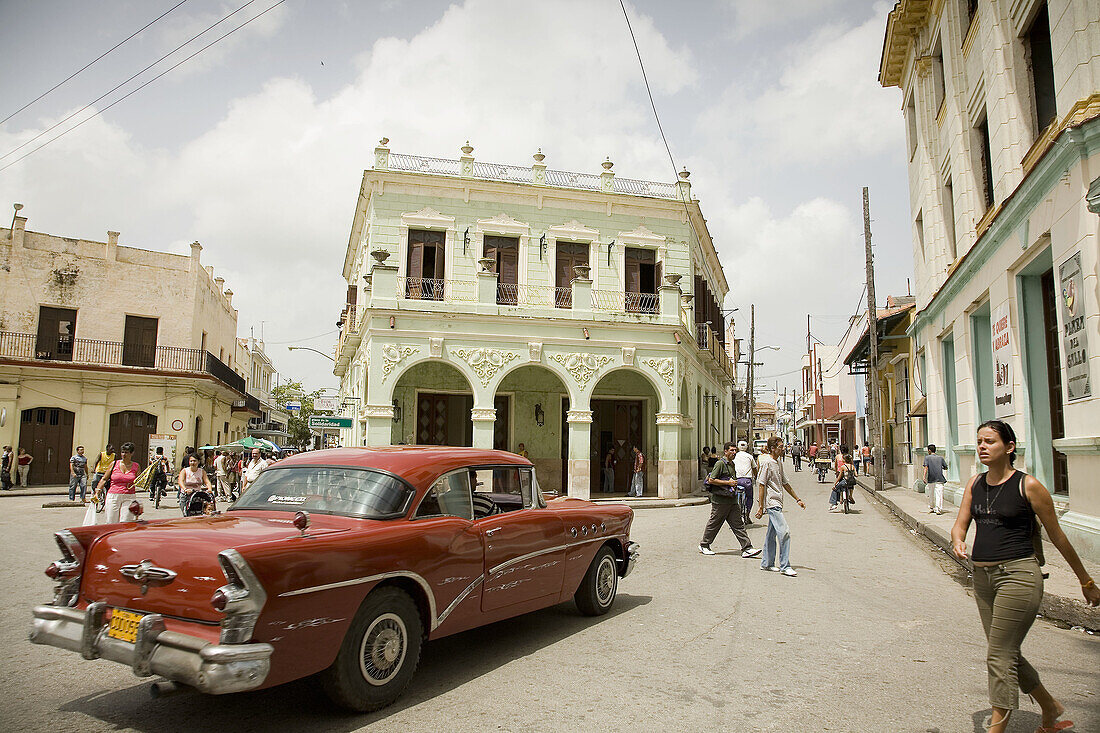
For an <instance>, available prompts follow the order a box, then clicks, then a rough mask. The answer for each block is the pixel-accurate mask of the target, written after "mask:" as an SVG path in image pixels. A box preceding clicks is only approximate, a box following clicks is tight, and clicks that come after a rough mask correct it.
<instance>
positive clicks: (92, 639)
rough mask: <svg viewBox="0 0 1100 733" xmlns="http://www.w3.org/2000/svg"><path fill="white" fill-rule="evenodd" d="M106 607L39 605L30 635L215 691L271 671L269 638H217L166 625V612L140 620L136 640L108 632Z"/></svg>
mask: <svg viewBox="0 0 1100 733" xmlns="http://www.w3.org/2000/svg"><path fill="white" fill-rule="evenodd" d="M106 610H107V607H106V605H105V604H103V603H91V604H89V605H88V608H87V609H85V610H81V609H78V608H67V607H64V606H35V607H34V621H33V622H32V625H31V633H30V640H31V642H32V643H34V644H46V645H49V646H56V647H59V648H61V649H68V650H69V651H71V652H78V653H79V654H80V655H81V656H83V657H84V658H85V659H100V658H102V659H109V660H111V661H112V662H118V663H120V664H125V665H127V666H129V667H130V668H131V669H133V670H134V674H135V675H137V676H138V677H149V676H151V675H160V676H162V677H165V678H167V679H170V680H173V681H175V682H180V683H182V684H185V685H189V686H191V687H194V688H195V689H197V690H199V691H200V692H205V693H208V694H211V695H222V694H225V693H228V692H243V691H245V690H252V689H255V688H256V687H259V686H260V685H262V684H263V682H264V680H265V679H267V675H268V672H270V671H271V653H272V651H273V647H272V646H271V645H270V644H214V643H211V642H209V641H206V640H204V639H199V638H196V637H194V636H189V635H187V634H181V633H178V632H175V631H167V630H166V629H165V628H164V617H163V616H161V615H160V614H156V613H153V614H149V615H147V616H144V617H143V618H142V619H141V622H140V623H139V624H138V630H137V638H136V640H135V641H134V643H133V644H131V643H129V642H125V641H121V640H119V639H114V638H111V637H109V636H107V623H106V619H105V616H106V613H105V612H106Z"/></svg>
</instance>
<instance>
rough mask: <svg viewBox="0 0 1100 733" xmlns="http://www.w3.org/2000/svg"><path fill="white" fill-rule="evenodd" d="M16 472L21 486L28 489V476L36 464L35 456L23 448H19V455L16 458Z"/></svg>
mask: <svg viewBox="0 0 1100 733" xmlns="http://www.w3.org/2000/svg"><path fill="white" fill-rule="evenodd" d="M15 462H16V466H15V470H16V471H17V472H18V473H19V485H20V486H22V487H23V488H24V489H25V488H27V476H28V475H30V472H31V463H33V462H34V456H32V455H31V454H30V453H28V452H27V451H26V449H24V448H23V447H20V448H19V455H17V456H16V457H15Z"/></svg>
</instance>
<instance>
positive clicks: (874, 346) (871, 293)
mask: <svg viewBox="0 0 1100 733" xmlns="http://www.w3.org/2000/svg"><path fill="white" fill-rule="evenodd" d="M863 241H864V248H865V250H866V257H867V335H868V337H869V340H870V342H871V363H870V366H869V368H868V370H867V371H868V375H867V382H868V384H869V385H870V388H871V411H872V417H871V435H872V438H871V441H872V444H873V446H874V447H873V448H872V449H871V452H872V454H873V455H874V457H875V491H882V474H883V469H884V468H885V466H883V462H882V408H881V406H880V405H879V402H880V401H881V399H882V394H881V392H880V391H879V383H878V313H877V311H876V308H877V306H876V302H877V301H876V300H875V261H874V259H875V258H874V254H873V253H872V252H871V205H870V203H869V200H868V196H867V187H866V186H864V187H863Z"/></svg>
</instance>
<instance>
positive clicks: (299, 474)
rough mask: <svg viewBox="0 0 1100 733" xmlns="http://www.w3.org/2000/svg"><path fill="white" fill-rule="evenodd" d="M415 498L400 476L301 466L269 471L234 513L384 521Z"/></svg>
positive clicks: (357, 469) (256, 481) (360, 470)
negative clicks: (258, 511)
mask: <svg viewBox="0 0 1100 733" xmlns="http://www.w3.org/2000/svg"><path fill="white" fill-rule="evenodd" d="M411 495H412V489H411V488H410V487H409V485H408V484H406V483H404V482H403V481H401V479H399V478H397V477H396V476H391V475H390V474H386V473H381V472H379V471H371V470H368V469H359V468H331V467H327V466H302V467H300V468H275V469H269V470H267V471H264V472H263V473H261V474H260V475H259V477H258V478H257V479H256V480H255V481H254V482H253V483H252V484H251V485H249V487H248V490H247V491H245V492H244V495H243V496H241V498H240V499H239V500H238V501H237V502H236V503H235V504H234V505H233V507H232V509H265V510H272V511H287V512H296V511H299V510H302V509H304V510H305V511H308V512H319V513H322V514H341V515H345V516H351V517H370V518H382V517H390V516H395V515H398V514H401V513H403V512H404V511H405V508H406V506H407V505H408V502H409V497H410V496H411Z"/></svg>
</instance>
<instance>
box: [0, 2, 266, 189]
mask: <svg viewBox="0 0 1100 733" xmlns="http://www.w3.org/2000/svg"><path fill="white" fill-rule="evenodd" d="M254 2H256V0H249V1H248V2H247V3H245V4H244V5H242V6H241V7H240V8H237V10H234V11H233V12H232V13H230V14H229V15H227V16H225V17H226V18H228V17H229V16H231V15H234V14H235V13H237V12H238V11H240V10H242V9H243V8H245V7H248V6H249V5H251V4H252V3H254ZM285 2H286V0H279V1H278V2H277V3H275V4H274V5H272V6H271V7H270V8H268V9H267V10H265V11H263V12H262V13H260V14H259V15H256V16H255V17H252V18H250V19H248V20H246V21H245V22H243V23H241V24H240V25H239V26H237V27H236V28H234V29H232V30H230V31H228V32H226V33H224V34H222V35H221V36H218V37H217V38H215V39H214V40H213V41H211V42H210V43H208V44H206V45H205V46H203V47H202V48H200V49H199V50H198V51H195V52H194V53H193V54H191V55H190V56H187V57H185V58H184V59H183V60H181V61H179V62H178V63H176V64H173V65H172V66H170V67H168V68H167V69H165V70H164V71H162V72H160V73H159V74H157V75H156V76H154V77H153V78H152V79H150V80H149V81H147V82H144V83H143V84H141V86H139V87H137V88H136V89H133V90H132V91H129V92H127V93H126V94H124V95H123V96H121V97H119V98H118V99H116V100H115V101H113V102H111V103H110V104H108V105H107V106H106V107H104V108H103V109H101V110H99V111H98V112H96V113H95V114H94V115H92V116H91V117H88V118H85V119H83V120H81V121H80V122H78V123H76V124H75V125H73V126H72V127H70V128H69V129H68V130H65V131H64V132H62V133H61V134H60V135H58V136H57V137H53V138H50V139H49V140H47V141H46V142H44V143H42V144H41V145H39V146H38V147H37V148H34V149H33V150H31V151H29V152H27V153H24V154H23V155H21V156H19V157H18V158H16V159H15V160H13V161H12V162H10V163H8V164H7V165H5V166H4V167H2V168H0V171H5V170H7V169H8V168H11V167H12V166H13V165H15V164H16V163H18V162H20V161H21V160H24V159H25V158H27V157H29V156H31V155H34V154H35V153H37V152H38V151H39V150H41V149H42V148H44V147H46V146H47V145H49V144H50V143H52V142H55V141H57V140H60V139H61V138H63V137H64V136H65V135H68V134H69V133H70V132H72V131H73V130H75V129H77V128H78V127H80V126H81V125H83V124H84V123H85V122H91V121H92V120H94V119H95V118H96V117H99V116H100V115H101V114H103V113H104V112H106V111H107V110H109V109H110V108H111V107H114V106H115V105H116V104H118V103H119V102H121V101H123V100H125V99H127V98H128V97H130V96H132V95H134V94H136V93H138V92H140V91H141V90H142V89H144V88H145V87H147V86H149V85H150V84H152V83H153V82H155V81H156V80H157V79H159V78H161V77H162V76H164V75H165V74H167V73H169V72H171V71H173V70H174V69H176V68H178V67H180V66H182V65H183V64H185V63H187V62H188V61H190V60H191V59H193V58H195V57H196V56H198V55H199V54H200V53H202V52H203V51H205V50H206V49H208V48H210V47H211V46H213V45H214V44H216V43H218V42H219V41H221V40H222V39H224V38H226V37H228V36H231V35H233V34H234V33H236V32H237V31H239V30H240V29H241V28H244V27H245V26H246V25H248V24H249V23H251V22H252V21H254V20H259V19H260V18H262V17H263V16H265V15H267V14H268V13H270V12H271V11H272V10H274V9H275V8H277V7H279V6H280V5H282V4H283V3H285ZM222 20H225V18H222ZM221 22H222V21H221V20H219V21H218V23H221ZM218 23H215V24H214V25H218ZM213 27H214V26H213V25H212V26H210V28H213ZM210 28H207V29H206V30H210ZM203 33H206V31H203V32H202V33H200V34H199V36H201V35H202V34H203ZM194 38H198V36H195V37H194ZM194 38H192V39H191V40H194ZM188 43H190V41H188ZM183 45H184V46H186V45H187V43H185V44H183ZM182 47H183V46H180V48H182ZM176 50H179V49H176ZM172 53H175V51H173V52H172ZM168 55H169V56H171V55H172V54H171V53H169V54H168ZM156 63H159V61H158V62H155V63H153V64H151V65H150V66H155V65H156ZM148 68H149V67H146V69H148ZM142 71H144V69H143V70H142ZM141 73H142V72H138V74H135V76H138V75H140V74H141ZM130 78H131V79H132V78H133V77H130ZM127 81H129V80H127ZM125 83H126V82H123V84H125ZM119 86H122V85H121V84H120V85H119ZM117 88H118V87H115V89H117ZM112 91H114V90H112ZM107 94H110V92H108V93H107ZM104 96H107V95H106V94H105V95H104ZM102 98H103V97H100V99H102ZM96 101H99V100H96ZM91 104H95V102H92V103H91ZM87 106H91V105H87ZM85 109H87V107H85ZM73 114H77V112H74V113H73ZM72 116H73V115H69V117H66V118H65V119H69V118H70V117H72ZM63 121H64V120H63ZM58 124H61V123H58ZM54 127H57V125H54ZM50 129H51V130H52V129H53V127H51V128H50ZM47 132H48V130H47ZM42 134H45V133H42ZM42 134H39V135H38V136H36V137H35V138H33V139H32V140H28V141H27V142H25V143H23V145H20V146H19V148H21V147H23V146H24V145H27V144H29V143H31V142H33V141H34V140H37V139H38V138H39V137H41V136H42ZM19 148H15V150H18V149H19ZM15 150H12V151H10V152H8V153H6V154H4V155H2V156H0V160H2V159H3V158H6V157H7V156H8V155H11V154H12V153H14V152H15Z"/></svg>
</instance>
